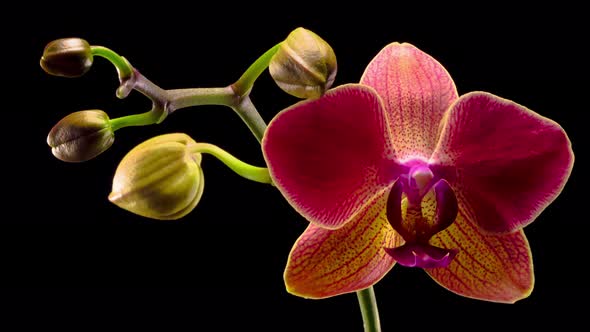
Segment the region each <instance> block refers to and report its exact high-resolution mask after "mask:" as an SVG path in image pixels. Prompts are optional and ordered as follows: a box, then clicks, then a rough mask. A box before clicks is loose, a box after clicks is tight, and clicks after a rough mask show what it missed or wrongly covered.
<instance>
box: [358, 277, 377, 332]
mask: <svg viewBox="0 0 590 332" xmlns="http://www.w3.org/2000/svg"><path fill="white" fill-rule="evenodd" d="M356 296H357V297H358V300H359V306H360V307H361V314H362V315H363V325H364V327H365V332H381V324H380V323H379V310H378V309H377V299H376V298H375V290H374V289H373V286H371V287H369V288H366V289H363V290H360V291H357V292H356Z"/></svg>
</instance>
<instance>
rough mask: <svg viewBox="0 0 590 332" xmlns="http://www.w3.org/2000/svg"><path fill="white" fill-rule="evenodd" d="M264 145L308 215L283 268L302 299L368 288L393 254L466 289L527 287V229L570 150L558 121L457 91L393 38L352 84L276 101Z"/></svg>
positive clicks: (555, 185)
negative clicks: (285, 104) (292, 101)
mask: <svg viewBox="0 0 590 332" xmlns="http://www.w3.org/2000/svg"><path fill="white" fill-rule="evenodd" d="M262 144H263V152H264V157H265V160H266V162H267V164H268V167H269V170H270V174H271V176H272V179H273V181H274V183H275V184H276V186H277V188H278V189H279V190H280V191H281V193H282V194H283V195H284V196H285V197H286V199H287V200H288V201H289V202H290V204H291V205H292V206H293V207H294V208H295V209H296V210H297V211H298V212H299V213H301V214H302V215H303V216H304V217H305V218H307V219H308V220H309V221H310V222H311V223H310V225H309V226H308V228H307V229H306V230H305V232H304V233H303V234H302V235H301V237H300V238H299V239H298V240H297V242H296V243H295V246H294V247H293V249H292V251H291V254H290V256H289V261H288V264H287V268H286V271H285V282H286V286H287V289H288V291H289V292H291V293H293V294H296V295H299V296H302V297H308V298H325V297H330V296H335V295H339V294H343V293H348V292H353V291H357V290H361V289H364V288H367V287H369V286H372V285H374V284H375V283H376V282H378V281H379V280H380V279H381V278H383V276H384V275H385V274H386V273H387V272H388V271H389V270H390V269H391V268H392V267H393V265H394V264H395V263H396V262H398V263H400V264H401V265H404V266H415V267H421V268H424V269H425V271H426V272H427V273H428V274H429V275H430V276H431V277H432V278H433V279H434V280H435V281H436V282H438V283H439V284H440V285H441V286H443V287H445V288H447V289H449V290H450V291H453V292H455V293H457V294H460V295H463V296H467V297H471V298H476V299H482V300H488V301H495V302H509V303H510V302H515V301H517V300H519V299H522V298H524V297H527V296H528V295H529V294H530V292H531V291H532V288H533V283H534V274H533V265H532V258H531V252H530V247H529V244H528V241H527V239H526V237H525V234H524V232H523V230H522V228H523V227H524V226H526V225H528V224H529V223H531V222H532V221H533V220H534V219H535V218H536V217H537V216H538V215H539V214H540V213H541V212H542V211H543V209H544V208H545V207H546V206H547V205H549V204H550V203H551V202H552V201H553V200H554V199H555V198H556V197H557V196H558V195H559V193H560V192H561V190H562V189H563V187H564V185H565V183H566V181H567V179H568V177H569V175H570V173H571V169H572V166H573V161H574V156H573V152H572V149H571V143H570V141H569V139H568V137H567V135H566V133H565V132H564V130H563V129H562V128H561V127H560V126H559V125H558V124H557V123H555V122H554V121H552V120H550V119H547V118H545V117H542V116H540V115H539V114H537V113H534V112H533V111H531V110H529V109H527V108H525V107H524V106H521V105H518V104H516V103H514V102H512V101H509V100H506V99H502V98H500V97H497V96H494V95H492V94H489V93H486V92H472V93H468V94H465V95H462V96H461V97H459V96H458V94H457V90H456V88H455V85H454V83H453V81H452V79H451V77H450V76H449V74H448V73H447V71H446V70H445V69H444V67H442V65H440V64H439V63H438V62H437V61H436V60H435V59H433V58H432V57H430V56H429V55H427V54H425V53H423V52H422V51H420V50H419V49H417V48H416V47H414V46H412V45H410V44H399V43H393V44H390V45H388V46H387V47H385V48H384V49H383V50H382V51H381V52H380V53H379V54H378V55H377V56H376V57H375V58H374V59H373V60H372V62H371V63H370V64H369V66H368V67H367V68H366V70H365V73H364V75H363V77H362V79H361V84H348V85H344V86H340V87H337V88H335V89H332V90H330V91H328V92H327V93H326V94H325V95H324V96H323V97H321V98H319V99H316V100H307V101H303V102H300V103H298V104H296V105H293V106H292V107H289V108H287V109H286V110H284V111H282V112H281V113H279V114H278V115H277V116H276V117H275V118H274V119H273V120H272V122H271V123H270V125H269V127H268V129H267V132H266V134H265V137H264V140H263V142H262Z"/></svg>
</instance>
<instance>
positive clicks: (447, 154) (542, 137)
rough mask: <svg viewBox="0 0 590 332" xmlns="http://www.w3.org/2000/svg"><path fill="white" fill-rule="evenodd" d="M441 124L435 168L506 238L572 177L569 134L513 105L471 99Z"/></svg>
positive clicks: (480, 219) (476, 95)
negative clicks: (507, 234)
mask: <svg viewBox="0 0 590 332" xmlns="http://www.w3.org/2000/svg"><path fill="white" fill-rule="evenodd" d="M443 126H444V127H443V130H442V133H441V139H440V142H439V143H438V145H437V148H436V150H435V152H434V154H433V156H432V158H431V160H430V163H431V168H432V169H433V170H434V171H435V173H438V174H439V175H440V176H443V177H444V178H445V179H447V180H448V181H449V183H450V184H451V186H452V187H453V188H454V189H455V193H456V195H457V199H458V201H459V204H460V205H461V204H463V205H466V206H465V207H464V208H465V209H469V210H471V211H473V213H474V215H473V219H472V220H473V221H474V222H475V223H476V224H477V225H478V226H479V227H481V228H482V229H483V230H485V231H488V232H493V233H508V232H512V231H514V230H517V229H520V228H522V227H524V226H526V225H527V224H529V223H531V222H532V221H533V220H534V219H535V218H536V217H537V216H538V215H539V214H540V213H541V212H542V211H543V209H545V207H546V206H547V205H549V204H550V203H551V202H552V201H553V200H554V199H555V198H556V197H557V196H558V195H559V193H560V192H561V190H562V189H563V187H564V185H565V183H566V181H567V179H568V177H569V175H570V173H571V170H572V166H573V161H574V155H573V152H572V149H571V143H570V141H569V139H568V137H567V135H566V133H565V132H564V130H563V129H562V128H561V127H560V126H559V125H558V124H557V123H555V122H553V121H552V120H550V119H547V118H545V117H542V116H540V115H539V114H537V113H534V112H533V111H531V110H529V109H527V108H525V107H523V106H521V105H518V104H516V103H514V102H512V101H509V100H506V99H502V98H500V97H497V96H494V95H492V94H489V93H485V92H473V93H469V94H466V95H464V96H462V97H461V98H460V99H459V100H458V101H457V102H456V103H455V104H454V105H453V106H452V107H451V109H450V110H449V112H448V114H447V116H446V117H445V120H444V122H443Z"/></svg>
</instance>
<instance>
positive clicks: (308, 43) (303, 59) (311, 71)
mask: <svg viewBox="0 0 590 332" xmlns="http://www.w3.org/2000/svg"><path fill="white" fill-rule="evenodd" d="M269 70H270V75H271V76H272V78H273V79H274V80H275V82H276V83H277V85H278V86H279V87H280V88H281V89H283V91H285V92H287V93H288V94H290V95H293V96H295V97H298V98H303V99H307V98H319V97H321V96H322V95H323V94H324V93H325V92H326V90H328V89H329V88H330V87H331V86H332V83H334V79H335V78H336V70H337V65H336V55H335V54H334V51H333V50H332V47H330V45H329V44H328V43H326V41H324V40H323V39H322V38H320V37H319V36H318V35H316V34H315V33H313V32H311V31H309V30H306V29H304V28H297V29H295V30H293V31H292V32H291V33H290V34H289V36H287V39H285V41H283V42H282V43H281V46H280V48H279V50H278V51H277V53H276V54H275V55H274V57H273V58H272V60H271V62H270V67H269Z"/></svg>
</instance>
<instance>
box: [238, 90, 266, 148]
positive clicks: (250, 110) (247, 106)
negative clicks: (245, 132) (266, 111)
mask: <svg viewBox="0 0 590 332" xmlns="http://www.w3.org/2000/svg"><path fill="white" fill-rule="evenodd" d="M232 108H233V110H234V111H236V113H238V115H239V116H240V118H242V120H244V122H245V123H246V125H247V126H248V128H250V131H251V132H252V134H254V136H255V137H256V139H257V140H258V142H262V137H263V136H264V132H265V131H266V122H264V120H263V119H262V117H261V116H260V113H258V111H257V110H256V107H254V104H253V103H252V100H250V97H249V96H246V97H245V98H243V99H242V100H241V101H240V103H239V104H238V105H237V106H234V107H232Z"/></svg>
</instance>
